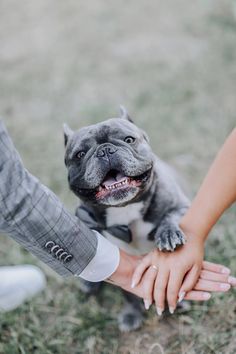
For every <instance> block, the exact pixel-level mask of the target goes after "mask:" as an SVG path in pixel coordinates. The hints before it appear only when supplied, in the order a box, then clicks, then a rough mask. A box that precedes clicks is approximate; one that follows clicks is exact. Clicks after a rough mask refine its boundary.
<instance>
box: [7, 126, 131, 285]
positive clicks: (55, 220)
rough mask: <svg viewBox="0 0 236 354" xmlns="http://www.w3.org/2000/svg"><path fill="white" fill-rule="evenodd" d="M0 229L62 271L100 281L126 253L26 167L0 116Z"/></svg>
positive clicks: (65, 273) (53, 267) (116, 267)
mask: <svg viewBox="0 0 236 354" xmlns="http://www.w3.org/2000/svg"><path fill="white" fill-rule="evenodd" d="M0 230H1V231H3V232H4V233H6V234H9V235H10V236H11V237H12V238H13V239H14V240H16V241H17V242H18V243H20V244H21V245H22V246H23V247H24V248H26V249H27V250H29V251H30V252H31V253H33V254H34V255H35V256H37V257H38V258H39V259H40V260H42V261H43V262H44V263H46V264H47V265H48V266H50V267H51V268H52V269H53V270H55V271H56V272H58V273H59V274H60V275H62V276H70V275H75V276H81V277H83V278H84V279H86V280H90V281H100V280H103V279H106V278H107V277H109V276H110V275H111V274H112V273H114V271H116V270H117V272H118V273H119V263H120V258H121V260H122V258H123V257H124V256H123V255H122V256H121V257H120V252H119V249H118V248H117V247H116V246H114V245H113V244H111V243H110V242H109V241H108V240H106V239H105V238H104V237H103V236H101V235H100V234H99V233H96V232H94V231H92V230H90V229H89V228H88V227H86V226H85V224H84V223H83V222H81V220H80V219H79V218H77V217H76V216H74V215H72V214H71V213H70V212H69V211H67V210H66V209H65V207H64V206H63V204H62V203H61V201H60V200H59V199H58V198H57V197H56V195H55V194H54V193H53V192H52V191H50V190H49V189H48V188H47V187H45V186H44V185H43V184H42V183H40V182H39V181H38V180H37V179H36V178H35V177H34V176H32V175H31V174H30V173H29V172H28V171H27V170H26V169H25V168H24V166H23V163H22V161H21V159H20V156H19V154H18V153H17V151H16V149H15V147H14V145H13V143H12V141H11V139H10V137H9V135H8V132H7V130H6V128H5V126H4V124H3V122H1V121H0ZM104 252H105V256H104ZM130 257H131V256H130Z"/></svg>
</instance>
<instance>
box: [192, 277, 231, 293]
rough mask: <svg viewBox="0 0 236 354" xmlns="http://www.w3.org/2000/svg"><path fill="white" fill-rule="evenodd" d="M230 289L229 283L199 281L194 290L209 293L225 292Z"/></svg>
mask: <svg viewBox="0 0 236 354" xmlns="http://www.w3.org/2000/svg"><path fill="white" fill-rule="evenodd" d="M230 288H231V285H230V284H229V283H220V282H216V281H210V280H204V279H199V281H198V282H197V284H196V285H195V287H194V290H202V291H207V292H208V291H210V292H226V291H228V290H229V289H230Z"/></svg>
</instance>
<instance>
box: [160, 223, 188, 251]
mask: <svg viewBox="0 0 236 354" xmlns="http://www.w3.org/2000/svg"><path fill="white" fill-rule="evenodd" d="M156 240H157V241H156V242H157V247H158V248H159V250H160V251H174V250H175V248H176V247H177V246H180V245H183V244H184V243H185V237H184V234H183V232H182V231H181V230H180V229H179V228H176V227H173V226H166V227H162V228H161V229H160V230H158V232H157V237H156Z"/></svg>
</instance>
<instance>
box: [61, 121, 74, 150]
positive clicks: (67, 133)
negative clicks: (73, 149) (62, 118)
mask: <svg viewBox="0 0 236 354" xmlns="http://www.w3.org/2000/svg"><path fill="white" fill-rule="evenodd" d="M63 131H64V144H65V146H66V145H67V143H68V140H69V138H70V137H71V136H72V135H73V134H74V132H73V130H72V129H70V127H69V126H68V125H67V124H66V123H64V124H63Z"/></svg>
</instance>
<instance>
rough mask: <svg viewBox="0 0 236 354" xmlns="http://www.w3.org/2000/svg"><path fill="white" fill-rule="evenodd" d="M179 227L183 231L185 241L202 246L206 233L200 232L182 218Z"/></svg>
mask: <svg viewBox="0 0 236 354" xmlns="http://www.w3.org/2000/svg"><path fill="white" fill-rule="evenodd" d="M179 226H180V228H181V230H182V231H183V233H184V235H185V237H186V241H187V243H188V244H189V243H191V244H195V245H196V244H197V245H199V246H202V247H204V244H205V239H206V235H205V234H204V232H200V231H199V230H198V229H197V228H196V227H194V226H193V225H192V224H191V225H189V223H186V222H185V221H184V220H182V221H181V222H180V225H179Z"/></svg>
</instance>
